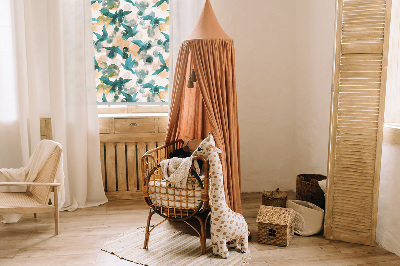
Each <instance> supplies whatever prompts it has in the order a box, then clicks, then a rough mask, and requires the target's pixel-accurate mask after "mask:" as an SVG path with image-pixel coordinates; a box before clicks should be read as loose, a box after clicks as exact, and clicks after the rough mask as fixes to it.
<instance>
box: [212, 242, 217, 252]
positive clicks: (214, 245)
mask: <svg viewBox="0 0 400 266" xmlns="http://www.w3.org/2000/svg"><path fill="white" fill-rule="evenodd" d="M212 251H213V254H214V255H218V245H217V243H215V242H213V243H212Z"/></svg>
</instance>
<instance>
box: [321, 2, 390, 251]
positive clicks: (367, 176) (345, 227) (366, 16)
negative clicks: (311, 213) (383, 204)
mask: <svg viewBox="0 0 400 266" xmlns="http://www.w3.org/2000/svg"><path fill="white" fill-rule="evenodd" d="M390 11H391V1H390V0H338V1H337V7H336V45H335V63H334V77H333V88H332V105H331V126H330V145H329V162H328V192H327V205H326V217H325V219H326V220H325V236H326V237H327V238H330V239H335V240H342V241H347V242H354V243H360V244H366V245H374V243H375V233H376V219H377V218H376V217H377V216H376V215H377V206H378V192H379V173H380V157H381V149H382V148H381V147H382V128H383V113H384V103H385V88H386V75H387V53H388V37H389V24H390Z"/></svg>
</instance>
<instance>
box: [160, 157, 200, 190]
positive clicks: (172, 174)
mask: <svg viewBox="0 0 400 266" xmlns="http://www.w3.org/2000/svg"><path fill="white" fill-rule="evenodd" d="M193 164H194V168H195V170H196V173H197V174H200V168H199V165H198V163H197V160H194V163H193ZM160 166H161V171H162V173H163V175H164V179H165V180H167V181H169V182H171V183H174V184H175V187H181V188H182V187H186V182H187V178H188V176H189V171H190V167H191V166H192V157H187V158H177V157H173V158H171V159H165V160H162V161H161V162H160Z"/></svg>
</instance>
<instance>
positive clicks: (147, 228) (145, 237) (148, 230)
mask: <svg viewBox="0 0 400 266" xmlns="http://www.w3.org/2000/svg"><path fill="white" fill-rule="evenodd" d="M154 213H155V212H154V211H153V210H152V209H151V208H150V212H149V217H147V226H146V234H145V236H144V245H143V248H144V249H148V248H149V238H150V221H151V216H153V214H154Z"/></svg>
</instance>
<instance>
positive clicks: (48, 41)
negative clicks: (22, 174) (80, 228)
mask: <svg viewBox="0 0 400 266" xmlns="http://www.w3.org/2000/svg"><path fill="white" fill-rule="evenodd" d="M10 1H11V3H12V5H11V7H12V15H13V19H12V21H13V26H14V33H15V34H14V36H15V42H14V51H15V52H16V57H15V59H16V60H15V65H16V71H15V73H16V80H17V84H16V86H15V87H16V91H17V97H15V100H14V102H13V104H12V106H13V107H15V106H18V118H19V119H18V120H17V121H16V120H14V122H15V123H16V124H17V126H16V127H11V126H9V127H7V128H4V131H5V132H8V133H7V134H9V135H12V133H15V134H16V135H17V133H20V134H19V135H20V136H19V137H20V141H19V142H18V141H13V142H12V143H8V144H7V145H4V143H2V142H0V145H1V146H0V148H1V152H0V154H1V156H3V155H4V153H3V146H4V147H6V148H7V149H8V150H13V151H14V150H15V151H16V152H15V153H16V154H17V157H18V156H19V158H15V160H14V163H12V162H8V163H10V165H5V163H4V164H3V162H0V167H18V166H19V167H20V166H23V165H25V166H26V165H27V162H28V159H29V155H30V153H31V152H32V151H33V149H34V147H35V146H36V145H37V144H38V143H39V141H40V117H46V116H47V117H51V119H52V126H53V138H54V140H55V141H57V142H60V143H61V145H62V146H63V154H64V161H63V163H64V173H65V190H66V199H65V204H64V209H66V210H74V209H76V208H83V207H89V206H95V205H99V204H102V203H105V202H106V201H107V198H106V197H105V193H104V189H103V183H102V179H101V168H100V145H99V134H98V119H97V105H96V96H95V83H94V65H93V58H94V55H93V52H94V51H93V46H92V30H91V13H90V12H91V11H90V1H88V0H10ZM6 2H8V1H6ZM0 86H1V85H0ZM8 86H10V87H8V88H7V90H8V89H10V90H14V88H13V87H12V86H11V85H10V84H8ZM0 122H1V120H0ZM18 128H19V132H18ZM1 131H2V133H1V134H2V135H3V134H6V133H4V132H3V128H2V130H1ZM18 151H19V152H18ZM1 158H2V157H0V159H1ZM21 163H22V164H23V165H22V164H21ZM11 164H12V165H11ZM18 164H21V165H18Z"/></svg>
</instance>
